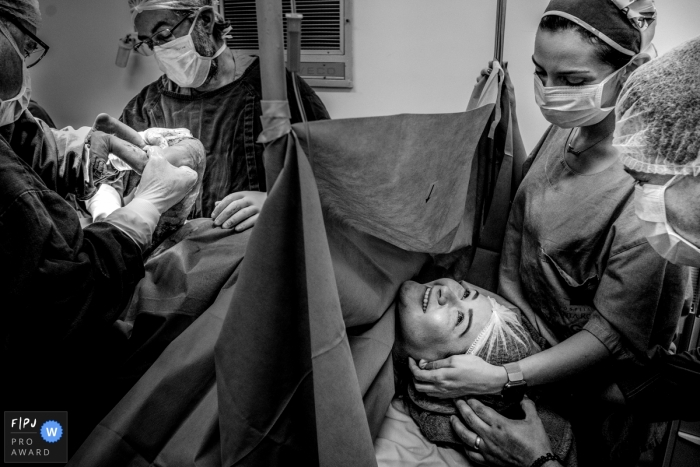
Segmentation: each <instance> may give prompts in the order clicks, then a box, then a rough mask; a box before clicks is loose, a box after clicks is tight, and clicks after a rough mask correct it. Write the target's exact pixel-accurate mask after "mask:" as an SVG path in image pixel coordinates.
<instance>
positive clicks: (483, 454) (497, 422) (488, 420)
mask: <svg viewBox="0 0 700 467" xmlns="http://www.w3.org/2000/svg"><path fill="white" fill-rule="evenodd" d="M520 406H521V407H522V408H523V411H524V412H525V419H524V420H510V419H508V418H505V417H504V416H502V415H500V414H499V413H498V412H496V411H495V410H493V409H491V408H489V407H486V406H485V405H484V404H482V403H480V402H479V401H477V400H475V399H470V400H469V401H467V402H464V401H463V400H458V401H457V410H459V412H460V414H461V415H462V418H463V419H464V421H465V422H466V425H465V424H464V423H462V421H461V420H460V419H459V418H457V417H456V416H454V415H453V416H452V417H451V418H450V422H451V423H452V428H453V429H454V430H455V433H457V436H459V438H460V439H461V440H462V441H463V442H464V444H465V446H467V447H468V448H469V449H467V450H466V453H467V457H469V459H470V460H472V461H474V462H476V463H479V464H486V465H500V466H506V465H508V466H511V465H514V466H522V467H529V466H530V465H532V463H533V462H534V461H535V460H537V459H538V458H539V457H541V456H544V455H545V454H547V453H550V452H552V447H551V446H550V443H549V437H548V436H547V432H546V431H545V430H544V426H543V425H542V421H541V420H540V417H539V416H538V415H537V410H536V409H535V404H534V403H533V402H532V401H531V400H530V399H527V398H526V399H524V400H523V401H522V402H521V403H520ZM477 436H479V437H480V438H481V441H480V442H479V443H478V449H477V450H474V446H475V445H476V440H477ZM545 465H546V466H547V467H549V466H550V465H551V466H555V465H560V464H558V463H556V462H554V461H551V462H548V463H546V464H545Z"/></svg>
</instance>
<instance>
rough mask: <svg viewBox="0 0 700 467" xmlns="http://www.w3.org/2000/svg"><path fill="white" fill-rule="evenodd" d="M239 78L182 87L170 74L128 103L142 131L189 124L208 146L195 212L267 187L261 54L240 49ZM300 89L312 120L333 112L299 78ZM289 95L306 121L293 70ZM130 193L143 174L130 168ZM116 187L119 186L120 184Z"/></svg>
mask: <svg viewBox="0 0 700 467" xmlns="http://www.w3.org/2000/svg"><path fill="white" fill-rule="evenodd" d="M234 59H235V61H236V71H235V74H234V77H235V79H234V81H233V82H231V83H229V84H227V85H225V86H222V87H220V88H218V89H214V90H213V91H207V92H197V91H196V90H193V89H189V88H180V87H178V86H177V85H175V84H174V83H172V82H171V81H170V80H169V79H168V78H167V76H166V75H163V76H161V77H160V78H159V79H158V80H156V81H155V82H153V83H151V84H149V85H148V86H146V87H145V88H144V89H143V90H142V91H141V92H140V93H139V95H137V96H136V97H134V98H133V99H132V100H131V101H130V102H129V103H128V104H127V105H126V107H125V108H124V111H123V113H122V115H121V118H120V120H122V121H123V122H124V123H126V124H127V125H129V126H130V127H132V128H134V129H135V130H137V131H143V130H145V129H146V128H151V127H160V128H187V129H188V130H190V131H191V132H192V134H193V135H194V137H195V138H197V139H199V140H200V141H201V142H202V144H203V145H204V148H205V149H206V151H207V165H206V169H205V171H204V181H203V185H202V195H201V198H200V199H199V200H198V201H197V203H196V204H195V207H194V208H193V210H192V213H191V216H190V217H209V216H211V213H212V211H213V210H214V203H215V202H216V201H219V200H221V199H222V198H224V197H225V196H226V195H228V194H230V193H234V192H237V191H266V186H265V166H264V164H263V158H262V155H263V146H262V144H260V143H257V139H258V135H260V132H261V131H262V123H261V121H260V117H261V116H262V109H261V107H260V100H261V99H262V82H261V79H260V63H259V60H258V58H257V57H250V56H248V55H245V54H241V53H237V52H234ZM299 95H300V96H301V100H302V102H303V103H304V110H305V113H306V117H307V119H308V120H309V121H313V120H322V119H327V118H329V116H328V112H327V111H326V108H325V107H324V105H323V103H322V102H321V99H319V97H318V96H317V95H316V93H315V92H314V91H313V89H311V87H310V86H309V85H308V84H306V83H305V82H304V80H302V79H299ZM287 98H288V99H289V107H290V110H291V121H292V123H296V122H300V121H301V114H300V112H299V110H298V108H297V105H296V99H295V96H294V88H293V87H292V86H291V75H289V74H288V75H287ZM126 178H127V180H126V186H125V187H124V194H128V193H129V192H130V191H131V190H132V189H133V187H135V186H136V184H137V183H138V180H139V179H140V177H139V176H138V175H136V174H135V173H131V172H130V173H129V174H128V177H126ZM115 188H116V186H115Z"/></svg>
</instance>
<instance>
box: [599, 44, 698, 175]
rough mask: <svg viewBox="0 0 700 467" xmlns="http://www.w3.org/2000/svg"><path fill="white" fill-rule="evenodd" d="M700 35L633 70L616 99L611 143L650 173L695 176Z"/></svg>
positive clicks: (623, 156)
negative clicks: (615, 118) (613, 131)
mask: <svg viewBox="0 0 700 467" xmlns="http://www.w3.org/2000/svg"><path fill="white" fill-rule="evenodd" d="M698 70H700V37H696V38H695V39H692V40H690V41H688V42H686V43H684V44H681V45H680V46H678V47H676V48H675V49H672V50H671V51H669V52H667V53H666V54H664V55H662V56H661V57H659V58H658V59H656V60H652V61H651V62H649V63H647V64H645V65H643V66H641V67H640V68H638V69H637V70H636V71H635V72H634V73H633V74H632V75H631V76H630V78H629V79H628V80H627V82H626V83H625V86H624V87H623V88H622V92H621V94H620V97H619V99H618V101H617V107H616V112H615V114H616V115H617V123H616V124H615V133H614V135H613V145H614V146H615V147H616V148H617V149H618V152H619V154H620V158H621V159H622V163H623V164H624V165H625V166H627V167H629V168H630V169H632V170H636V171H638V172H645V173H651V174H667V175H693V176H696V177H697V176H700V73H698Z"/></svg>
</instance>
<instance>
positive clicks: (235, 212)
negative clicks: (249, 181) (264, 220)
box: [211, 191, 267, 232]
mask: <svg viewBox="0 0 700 467" xmlns="http://www.w3.org/2000/svg"><path fill="white" fill-rule="evenodd" d="M266 199H267V193H265V192H264V191H237V192H236V193H231V194H230V195H228V196H226V197H225V198H224V199H222V200H221V201H217V202H216V203H215V207H214V211H213V212H212V213H211V218H212V219H214V225H217V226H218V225H220V226H221V227H223V228H224V229H230V228H233V227H235V229H234V230H236V231H238V232H240V231H242V230H245V229H248V228H250V227H253V225H255V222H256V221H257V220H258V215H259V213H260V210H261V209H262V207H263V204H265V200H266Z"/></svg>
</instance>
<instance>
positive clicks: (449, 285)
mask: <svg viewBox="0 0 700 467" xmlns="http://www.w3.org/2000/svg"><path fill="white" fill-rule="evenodd" d="M397 316H398V319H397V333H396V345H395V349H394V350H395V353H396V354H397V355H396V356H397V357H399V358H401V357H412V358H414V359H415V360H416V361H418V360H420V359H424V360H428V361H432V360H438V359H441V358H445V357H448V356H451V355H459V354H473V355H477V356H479V357H481V358H483V359H484V360H486V361H487V362H489V363H491V364H493V365H502V364H503V363H508V362H511V361H517V360H520V359H522V358H525V357H526V356H528V355H530V353H531V351H532V345H531V340H530V337H529V336H528V334H527V332H526V331H525V329H524V328H523V326H522V324H520V322H519V320H518V316H517V315H516V313H515V312H513V311H512V310H509V309H508V308H506V307H505V306H503V305H501V304H499V303H498V302H497V301H496V300H494V299H493V298H492V297H489V296H487V295H484V294H483V293H480V292H479V291H478V290H476V288H474V287H473V286H470V285H469V284H467V283H466V282H464V281H462V282H456V281H454V280H452V279H439V280H436V281H433V282H429V283H427V284H418V283H416V282H412V281H408V282H404V284H403V285H402V286H401V289H400V290H399V294H398V296H397Z"/></svg>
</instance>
